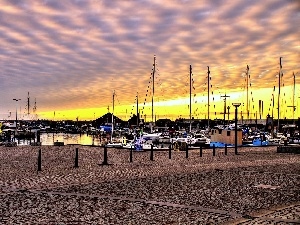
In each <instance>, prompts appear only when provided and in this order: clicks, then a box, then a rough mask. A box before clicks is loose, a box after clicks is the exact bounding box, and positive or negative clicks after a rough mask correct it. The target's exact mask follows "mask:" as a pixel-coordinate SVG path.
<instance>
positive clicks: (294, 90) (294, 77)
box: [293, 72, 296, 124]
mask: <svg viewBox="0 0 300 225" xmlns="http://www.w3.org/2000/svg"><path fill="white" fill-rule="evenodd" d="M293 79H294V89H293V124H295V92H296V76H295V73H294V72H293Z"/></svg>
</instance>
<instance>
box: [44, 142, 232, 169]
mask: <svg viewBox="0 0 300 225" xmlns="http://www.w3.org/2000/svg"><path fill="white" fill-rule="evenodd" d="M212 150H213V151H212V153H213V156H216V147H215V145H213V148H212ZM235 154H236V155H237V152H236V151H235ZM225 155H227V144H225ZM202 156H203V147H202V146H200V157H202ZM188 157H189V148H188V146H186V149H185V158H188ZM171 158H172V148H171V145H170V147H169V159H171ZM78 159H79V157H78V148H76V149H75V163H74V168H78V167H79V164H78ZM150 160H151V161H154V149H153V145H151V149H150ZM129 161H130V162H133V148H131V149H130V154H129ZM100 165H109V163H108V157H107V147H106V146H105V147H104V151H103V162H102V163H101V164H100ZM38 171H42V150H41V149H39V152H38Z"/></svg>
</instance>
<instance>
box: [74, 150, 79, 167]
mask: <svg viewBox="0 0 300 225" xmlns="http://www.w3.org/2000/svg"><path fill="white" fill-rule="evenodd" d="M74 167H75V168H78V148H76V149H75V165H74Z"/></svg>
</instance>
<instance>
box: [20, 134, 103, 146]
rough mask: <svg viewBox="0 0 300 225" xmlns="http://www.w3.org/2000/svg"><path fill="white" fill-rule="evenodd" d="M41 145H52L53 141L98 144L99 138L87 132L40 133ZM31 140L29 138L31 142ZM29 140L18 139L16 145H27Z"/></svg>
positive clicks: (66, 143) (65, 143)
mask: <svg viewBox="0 0 300 225" xmlns="http://www.w3.org/2000/svg"><path fill="white" fill-rule="evenodd" d="M40 141H41V143H42V145H53V143H54V142H56V141H58V142H64V145H68V144H80V145H100V143H101V142H100V139H99V138H97V137H96V136H95V137H94V136H93V135H87V134H81V135H80V134H65V133H56V134H55V133H48V134H47V133H42V134H41V136H40ZM32 142H33V140H31V143H32ZM29 144H30V141H29V140H19V141H18V145H29Z"/></svg>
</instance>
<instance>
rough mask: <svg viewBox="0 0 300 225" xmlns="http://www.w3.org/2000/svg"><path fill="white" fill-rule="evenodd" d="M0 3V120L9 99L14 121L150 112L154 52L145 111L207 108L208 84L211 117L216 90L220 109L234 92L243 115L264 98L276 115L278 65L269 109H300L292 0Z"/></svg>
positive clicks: (296, 15)
mask: <svg viewBox="0 0 300 225" xmlns="http://www.w3.org/2000/svg"><path fill="white" fill-rule="evenodd" d="M0 5H1V7H0V34H1V35H0V43H1V44H0V119H9V118H12V117H14V114H15V112H16V109H17V112H18V114H19V118H21V119H26V118H38V119H55V120H62V119H71V120H75V119H76V118H78V119H79V120H90V119H94V118H98V117H100V116H102V115H103V114H105V113H107V112H113V113H114V114H115V115H116V116H118V117H120V118H123V119H129V118H130V116H132V115H133V114H136V113H137V108H138V111H139V112H140V114H141V116H142V117H143V118H145V119H146V121H147V120H151V119H152V103H151V101H152V94H153V91H152V86H153V80H152V75H151V74H152V71H153V63H154V56H155V58H156V60H155V73H154V87H155V90H154V95H153V99H154V107H153V111H154V113H153V114H154V116H153V117H154V118H156V119H159V118H166V117H167V118H171V119H175V118H179V117H185V118H188V117H189V115H190V109H191V113H192V116H193V117H195V118H207V117H208V114H207V112H208V97H207V96H208V93H209V95H210V98H209V99H210V115H209V117H210V118H222V117H223V116H224V114H222V112H223V113H224V110H223V109H224V98H223V97H221V96H224V95H225V94H226V95H229V96H230V97H228V98H226V99H227V100H226V106H231V108H230V118H232V117H233V116H234V114H233V106H232V105H231V104H232V103H233V102H244V106H243V105H242V106H241V107H240V108H239V112H240V111H241V115H242V114H243V112H244V113H245V112H246V111H247V110H246V105H247V104H246V103H247V102H248V111H249V114H250V117H251V115H252V117H255V116H262V117H266V115H267V114H268V113H269V114H271V113H272V108H273V107H272V101H273V98H274V101H275V104H274V105H275V108H274V109H273V111H274V117H277V102H278V91H279V84H278V83H279V78H278V74H279V71H281V72H282V79H281V86H280V87H281V94H280V98H279V102H280V117H289V118H291V117H298V116H300V114H299V112H300V110H299V108H300V105H299V102H300V99H299V96H300V86H299V85H298V83H299V76H300V28H299V27H300V26H299V24H300V1H299V0H264V1H261V0H203V1H198V0H164V1H161V0H136V1H135V0H64V1H61V0H40V1H32V0H0ZM280 57H282V64H281V65H282V68H281V70H280V64H279V58H280ZM247 65H248V66H249V73H248V75H249V76H248V78H249V79H248V101H247V97H246V96H247V88H246V87H247V85H246V80H247V79H246V77H247V75H246V69H247ZM190 66H191V67H192V76H191V77H192V91H191V96H192V98H191V103H192V104H190ZM208 66H209V69H210V87H209V88H208V78H207V76H208V74H207V71H208ZM293 73H294V74H295V84H296V85H295V88H294V80H293ZM274 86H275V91H274ZM28 92H29V96H30V106H29V115H26V114H27V113H28V110H27V108H28V106H27V97H28ZM113 93H115V95H114V94H113ZM113 96H114V97H113ZM137 96H138V100H137ZM13 99H21V100H19V101H14V100H13ZM113 99H114V100H113ZM293 99H294V101H293ZM259 100H261V101H263V110H262V109H260V108H259ZM35 102H36V109H35V110H34V103H35ZM137 102H138V107H137ZM270 105H271V106H270ZM293 105H294V106H296V110H295V111H294V112H293V110H292V107H291V106H293ZM297 106H299V107H297ZM190 107H191V108H190ZM261 111H262V112H261ZM275 112H276V113H275Z"/></svg>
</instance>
